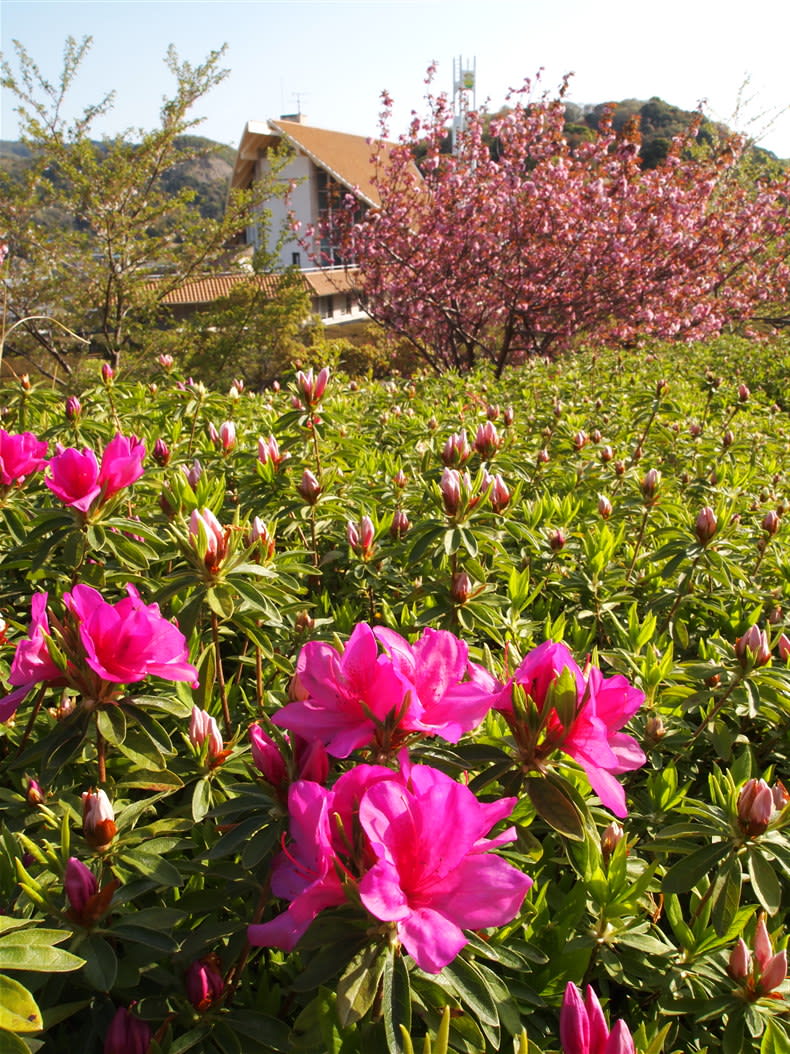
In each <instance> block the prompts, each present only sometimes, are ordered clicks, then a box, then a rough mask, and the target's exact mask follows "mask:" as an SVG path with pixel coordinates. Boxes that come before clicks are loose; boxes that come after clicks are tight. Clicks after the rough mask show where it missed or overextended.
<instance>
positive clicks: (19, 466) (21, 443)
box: [0, 428, 47, 487]
mask: <svg viewBox="0 0 790 1054" xmlns="http://www.w3.org/2000/svg"><path fill="white" fill-rule="evenodd" d="M46 456H47V443H46V440H44V439H39V438H38V437H37V436H35V435H33V433H32V432H21V433H20V434H18V435H12V434H11V433H9V432H6V430H5V429H4V428H0V486H3V487H10V486H13V484H15V483H22V482H24V480H25V479H26V478H27V477H28V476H29V475H31V473H33V472H38V471H39V470H40V469H42V468H43V467H44V465H45V464H46Z"/></svg>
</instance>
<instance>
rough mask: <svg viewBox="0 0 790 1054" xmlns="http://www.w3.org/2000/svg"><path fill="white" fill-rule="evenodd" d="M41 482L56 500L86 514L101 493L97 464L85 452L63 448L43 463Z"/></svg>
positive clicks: (92, 457) (86, 450) (94, 459)
mask: <svg viewBox="0 0 790 1054" xmlns="http://www.w3.org/2000/svg"><path fill="white" fill-rule="evenodd" d="M47 467H48V469H49V473H50V474H49V476H47V478H46V479H45V480H44V482H45V483H46V485H47V486H48V487H49V489H50V490H51V491H52V493H53V494H54V495H55V497H56V498H60V500H61V501H62V502H63V504H64V505H69V506H70V507H71V508H73V509H77V510H78V511H79V512H87V511H88V509H89V508H90V506H91V505H92V504H93V501H94V499H95V498H97V497H98V496H99V494H100V493H101V485H100V483H99V462H98V461H97V460H96V455H95V454H94V452H93V451H92V450H90V449H89V448H87V447H86V448H85V449H84V450H77V449H76V447H67V448H66V449H65V450H62V451H60V453H58V454H56V455H55V456H54V457H52V458H50V459H49V461H48V462H47Z"/></svg>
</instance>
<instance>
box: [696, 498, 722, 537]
mask: <svg viewBox="0 0 790 1054" xmlns="http://www.w3.org/2000/svg"><path fill="white" fill-rule="evenodd" d="M718 526H719V521H718V520H717V519H716V513H715V512H714V511H713V509H712V508H711V507H710V505H706V506H705V507H704V508H702V509H700V511H699V512H698V513H697V518H696V520H695V521H694V533H695V534H696V536H697V540H698V541H699V543H700V545H707V544H708V542H709V541H710V540H711V539H712V538H713V536H714V534H715V533H716V531H717V529H718Z"/></svg>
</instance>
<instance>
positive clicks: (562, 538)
mask: <svg viewBox="0 0 790 1054" xmlns="http://www.w3.org/2000/svg"><path fill="white" fill-rule="evenodd" d="M567 540H568V539H567V536H566V534H565V531H563V529H562V528H561V527H558V528H557V529H556V530H555V531H550V532H549V546H550V547H551V549H552V550H553V551H554V552H555V553H556V552H559V550H560V549H564V548H565V543H566V541H567Z"/></svg>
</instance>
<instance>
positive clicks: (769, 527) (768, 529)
mask: <svg viewBox="0 0 790 1054" xmlns="http://www.w3.org/2000/svg"><path fill="white" fill-rule="evenodd" d="M780 522H781V521H780V519H779V514H778V513H777V512H776V510H775V509H771V510H770V511H769V512H766V514H765V516H763V522H762V528H763V530H764V531H765V533H766V534H768V535H773V534H776V532H777V531H778V530H779V524H780Z"/></svg>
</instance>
